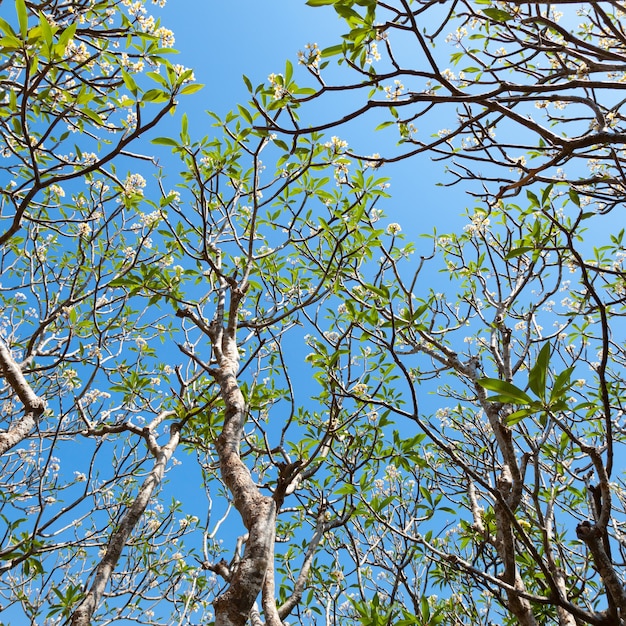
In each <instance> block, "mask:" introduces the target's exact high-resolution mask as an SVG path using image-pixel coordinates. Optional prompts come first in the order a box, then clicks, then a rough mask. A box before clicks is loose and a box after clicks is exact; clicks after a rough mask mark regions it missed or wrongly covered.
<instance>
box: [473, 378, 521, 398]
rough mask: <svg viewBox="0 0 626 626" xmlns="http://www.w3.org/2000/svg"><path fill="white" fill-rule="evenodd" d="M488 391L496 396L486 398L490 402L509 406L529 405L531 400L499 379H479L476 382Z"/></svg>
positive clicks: (508, 383) (519, 390)
mask: <svg viewBox="0 0 626 626" xmlns="http://www.w3.org/2000/svg"><path fill="white" fill-rule="evenodd" d="M476 382H477V383H478V384H479V385H480V386H481V387H483V388H484V389H487V390H488V391H495V392H496V393H497V396H491V397H490V398H487V399H488V400H490V401H491V402H506V403H510V404H531V403H532V398H531V397H530V396H529V395H528V394H527V393H526V392H525V391H523V390H521V389H520V388H519V387H516V386H515V385H514V384H513V383H510V382H508V381H506V380H500V379H499V378H480V379H479V380H477V381H476Z"/></svg>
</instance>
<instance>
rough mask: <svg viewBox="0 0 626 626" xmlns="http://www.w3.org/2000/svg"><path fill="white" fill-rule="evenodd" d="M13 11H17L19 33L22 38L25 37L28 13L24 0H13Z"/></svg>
mask: <svg viewBox="0 0 626 626" xmlns="http://www.w3.org/2000/svg"><path fill="white" fill-rule="evenodd" d="M15 11H16V12H17V21H18V22H19V25H20V35H21V36H22V39H26V37H27V35H28V13H27V11H26V3H25V2H24V0H15Z"/></svg>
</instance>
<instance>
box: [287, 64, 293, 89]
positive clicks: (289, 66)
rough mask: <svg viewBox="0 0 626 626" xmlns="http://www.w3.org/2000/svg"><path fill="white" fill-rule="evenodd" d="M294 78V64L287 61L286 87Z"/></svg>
mask: <svg viewBox="0 0 626 626" xmlns="http://www.w3.org/2000/svg"><path fill="white" fill-rule="evenodd" d="M292 78H293V64H292V63H291V61H289V60H287V62H286V63H285V85H288V84H289V83H290V82H291V79H292Z"/></svg>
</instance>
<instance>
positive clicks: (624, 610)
mask: <svg viewBox="0 0 626 626" xmlns="http://www.w3.org/2000/svg"><path fill="white" fill-rule="evenodd" d="M604 535H605V532H603V531H602V529H601V528H600V526H599V524H592V523H591V522H582V523H581V524H578V526H577V527H576V536H577V537H578V538H579V539H580V540H581V541H584V542H585V545H586V546H587V548H589V552H590V553H591V556H592V558H593V562H594V565H595V566H596V569H597V570H598V574H600V577H601V578H602V582H603V583H604V586H605V588H606V591H607V596H608V598H609V606H610V607H611V605H613V607H614V609H613V610H614V611H616V612H617V613H618V615H614V616H612V617H613V621H614V622H615V623H616V624H619V625H621V624H623V623H624V619H626V589H624V585H622V582H621V580H620V577H619V576H618V575H617V572H616V571H615V568H614V567H613V563H612V562H611V559H610V558H609V555H608V554H607V552H606V550H605V544H604Z"/></svg>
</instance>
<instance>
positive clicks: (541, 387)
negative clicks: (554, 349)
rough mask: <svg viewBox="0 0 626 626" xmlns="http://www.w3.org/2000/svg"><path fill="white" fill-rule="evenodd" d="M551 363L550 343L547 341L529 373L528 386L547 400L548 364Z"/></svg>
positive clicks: (538, 395)
mask: <svg viewBox="0 0 626 626" xmlns="http://www.w3.org/2000/svg"><path fill="white" fill-rule="evenodd" d="M549 364H550V344H549V343H546V344H545V345H544V346H543V348H541V350H540V351H539V354H538V355H537V361H536V362H535V364H534V365H533V366H532V368H531V369H530V372H529V373H528V386H529V387H530V388H531V390H532V391H533V393H534V394H535V395H536V396H537V397H539V398H541V399H542V400H545V398H546V379H547V374H548V366H549Z"/></svg>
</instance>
